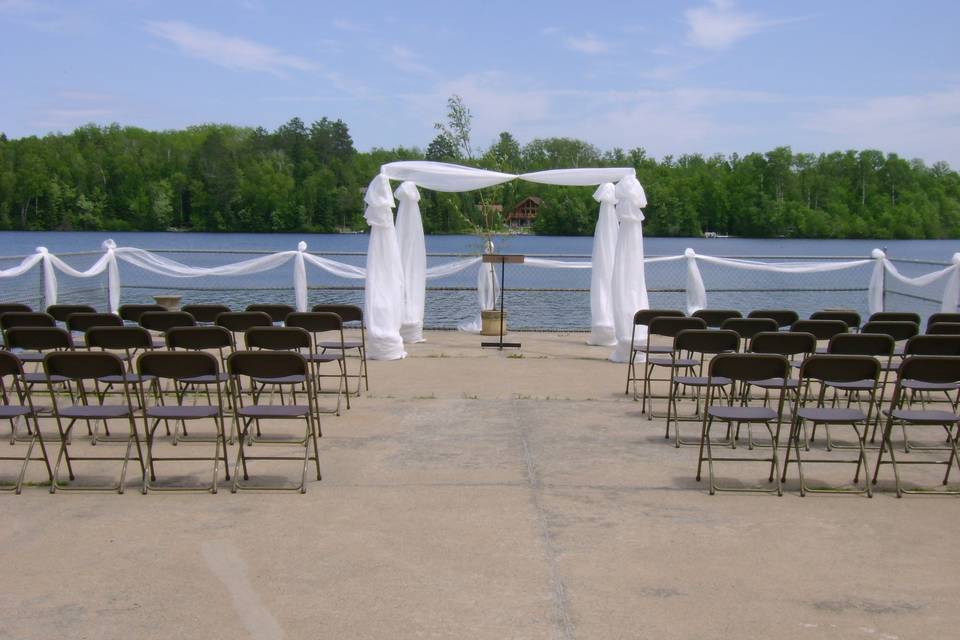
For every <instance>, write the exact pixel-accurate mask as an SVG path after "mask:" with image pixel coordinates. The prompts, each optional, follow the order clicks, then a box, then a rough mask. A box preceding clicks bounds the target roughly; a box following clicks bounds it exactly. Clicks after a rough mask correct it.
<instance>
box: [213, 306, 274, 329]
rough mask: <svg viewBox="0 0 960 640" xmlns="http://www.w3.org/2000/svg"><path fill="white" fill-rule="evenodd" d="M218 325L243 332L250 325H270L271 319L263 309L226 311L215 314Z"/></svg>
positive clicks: (271, 324)
mask: <svg viewBox="0 0 960 640" xmlns="http://www.w3.org/2000/svg"><path fill="white" fill-rule="evenodd" d="M216 323H217V326H218V327H223V328H225V329H227V330H228V331H232V332H233V333H243V332H244V331H246V330H247V329H250V328H252V327H272V326H273V320H271V319H270V316H269V315H267V314H266V313H264V312H263V311H228V312H226V313H221V314H220V315H218V316H217V320H216Z"/></svg>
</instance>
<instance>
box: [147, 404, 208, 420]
mask: <svg viewBox="0 0 960 640" xmlns="http://www.w3.org/2000/svg"><path fill="white" fill-rule="evenodd" d="M218 415H220V409H219V408H218V407H212V406H210V405H203V404H198V405H173V406H168V407H148V408H147V417H148V418H165V419H171V418H182V419H184V420H195V419H198V418H213V417H215V416H218Z"/></svg>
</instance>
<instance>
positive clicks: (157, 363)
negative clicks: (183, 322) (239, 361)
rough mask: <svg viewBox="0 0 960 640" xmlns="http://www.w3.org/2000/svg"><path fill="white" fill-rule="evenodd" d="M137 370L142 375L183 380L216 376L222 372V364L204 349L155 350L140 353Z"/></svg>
mask: <svg viewBox="0 0 960 640" xmlns="http://www.w3.org/2000/svg"><path fill="white" fill-rule="evenodd" d="M137 371H138V372H139V373H140V375H150V376H156V377H157V378H166V379H171V380H181V379H183V378H198V377H200V376H216V375H217V374H218V373H220V364H219V363H218V362H217V359H216V358H215V357H213V355H211V354H209V353H206V352H204V351H153V352H147V353H142V354H140V357H139V358H137Z"/></svg>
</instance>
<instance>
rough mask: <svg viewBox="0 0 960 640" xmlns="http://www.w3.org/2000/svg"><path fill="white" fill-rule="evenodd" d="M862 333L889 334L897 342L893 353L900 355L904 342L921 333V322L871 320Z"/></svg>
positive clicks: (862, 328)
mask: <svg viewBox="0 0 960 640" xmlns="http://www.w3.org/2000/svg"><path fill="white" fill-rule="evenodd" d="M874 315H877V314H874ZM860 333H885V334H887V335H888V336H890V337H891V338H893V341H894V342H896V343H897V346H896V348H895V349H894V352H893V354H894V355H895V356H900V355H903V345H904V343H906V341H907V340H909V339H910V338H912V337H913V336H915V335H918V334H919V333H920V323H919V322H913V321H912V320H870V321H868V322H867V323H866V324H864V325H863V327H861V328H860ZM898 366H899V363H898Z"/></svg>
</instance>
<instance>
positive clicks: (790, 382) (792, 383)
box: [750, 378, 800, 389]
mask: <svg viewBox="0 0 960 640" xmlns="http://www.w3.org/2000/svg"><path fill="white" fill-rule="evenodd" d="M750 384H752V385H753V386H755V387H760V388H761V389H779V388H780V387H783V386H786V387H787V389H796V388H797V386H799V384H800V383H799V381H798V380H795V379H793V378H787V384H786V385H784V384H783V378H767V379H766V380H753V381H751V382H750Z"/></svg>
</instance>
